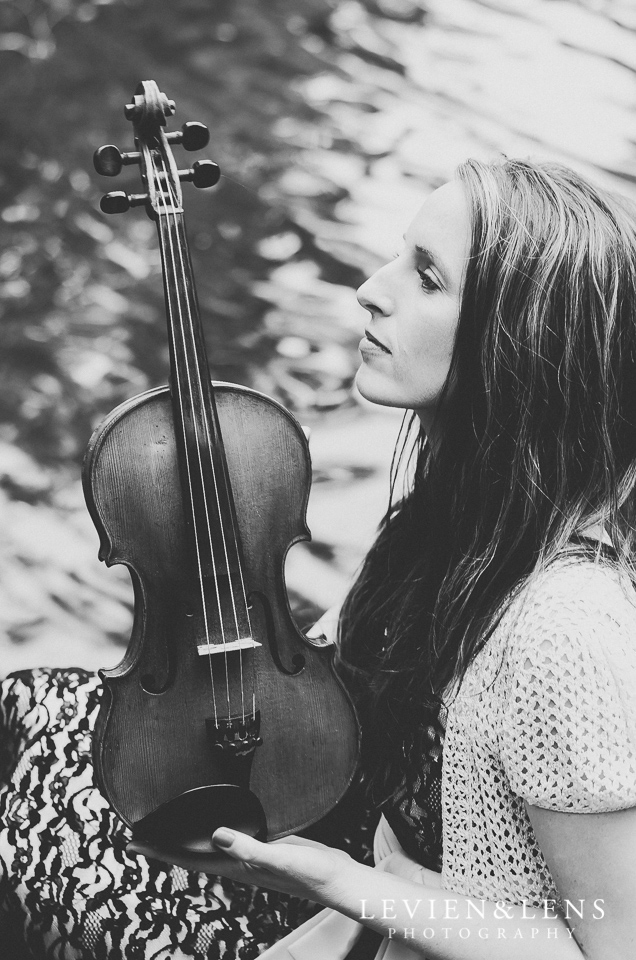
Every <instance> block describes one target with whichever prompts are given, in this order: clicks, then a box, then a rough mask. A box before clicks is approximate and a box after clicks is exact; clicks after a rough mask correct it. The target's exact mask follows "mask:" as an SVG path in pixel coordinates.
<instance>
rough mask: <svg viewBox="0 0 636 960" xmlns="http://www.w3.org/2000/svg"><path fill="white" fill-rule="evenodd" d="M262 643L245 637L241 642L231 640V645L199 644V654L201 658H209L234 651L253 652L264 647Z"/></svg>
mask: <svg viewBox="0 0 636 960" xmlns="http://www.w3.org/2000/svg"><path fill="white" fill-rule="evenodd" d="M262 646H263V644H262V643H258V641H257V640H253V639H252V638H251V637H243V638H242V639H239V640H230V642H229V643H198V644H197V652H198V654H199V656H200V657H207V656H208V655H209V654H214V653H223V654H225V653H231V652H232V651H233V650H253V649H254V647H262Z"/></svg>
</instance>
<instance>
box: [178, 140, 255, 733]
mask: <svg viewBox="0 0 636 960" xmlns="http://www.w3.org/2000/svg"><path fill="white" fill-rule="evenodd" d="M164 146H165V144H164ZM164 156H165V151H164ZM168 156H171V155H170V154H168ZM164 163H165V160H164ZM175 167H176V165H175ZM173 174H175V175H176V169H175V170H174V171H173ZM164 177H165V182H166V186H167V188H168V193H169V195H170V197H171V202H172V208H173V210H174V209H175V206H177V204H176V203H175V200H177V198H176V197H175V195H174V187H173V184H172V181H171V179H170V178H169V177H168V175H167V170H165V169H164ZM176 182H178V175H177V181H176ZM173 222H174V226H175V230H176V231H177V230H178V227H179V224H178V221H177V216H176V213H175V214H174V215H173ZM176 248H177V254H178V257H179V263H180V267H181V276H182V277H185V275H186V268H185V262H184V256H183V245H182V244H181V243H179V244H177V245H176ZM171 255H172V257H173V262H174V249H173V246H172V241H171ZM185 307H186V314H187V321H188V325H189V332H190V337H191V343H194V320H193V316H192V310H191V303H190V300H189V298H188V297H186V299H185ZM179 309H180V320H181V321H182V329H183V315H182V313H181V306H180V307H179ZM194 368H195V375H196V378H197V382H198V391H199V396H200V398H201V402H203V397H204V391H203V384H202V382H201V370H200V369H199V366H198V364H196V363H195V364H194ZM189 377H190V379H191V374H190V372H189ZM203 426H204V432H205V434H206V440H207V450H208V452H209V458H210V459H209V467H210V470H211V472H212V477H213V481H214V492H215V496H216V505H217V510H218V517H219V527H220V531H221V540H222V544H223V554H224V557H225V563H226V566H227V571H228V581H229V585H230V597H231V603H232V613H233V617H234V624H235V628H236V638H237V640H238V641H240V640H241V639H242V638H241V636H240V632H241V631H240V628H239V622H238V612H237V607H236V598H235V595H234V585H233V578H232V571H231V566H230V556H229V550H228V543H227V539H226V533H225V525H224V523H223V514H222V511H221V502H220V494H219V489H220V487H219V478H218V475H217V470H216V467H215V464H214V458H213V452H212V438H211V436H210V428H209V423H208V419H207V417H205V416H204V418H203ZM197 452H198V456H199V461H200V458H201V452H200V446H199V445H197ZM199 466H200V472H201V480H202V489H203V494H204V503H205V509H206V521H207V527H208V537H209V541H210V550H211V552H213V550H214V547H213V542H212V533H211V527H210V519H209V511H208V504H207V494H206V491H205V487H204V486H203V465H202V463H201V462H200V463H199ZM221 472H224V470H223V465H221ZM222 479H225V480H226V483H227V486H228V487H229V478H225V477H224V478H222ZM226 498H227V499H228V500H229V493H228V489H227V487H226ZM228 507H229V514H230V518H231V524H232V534H233V538H234V550H235V555H236V561H237V566H238V569H239V576H240V581H241V592H242V597H243V602H244V606H245V615H246V619H247V623H248V627H249V631H250V636H251V632H252V631H251V622H250V617H249V610H248V604H247V597H246V594H245V585H244V580H243V570H242V564H241V558H240V553H239V547H238V537H237V531H236V528H235V526H234V515H233V511H232V509H231V504H228ZM221 615H222V614H221ZM223 643H224V644H225V633H224V632H223ZM224 653H225V661H226V664H225V666H226V683H227V685H228V686H227V696H228V711H229V710H230V703H229V696H230V695H229V679H228V675H229V670H228V664H227V650H225V651H224ZM238 653H239V678H240V691H241V712H242V719H243V722H245V690H244V671H243V650H242V648H241V646H240V645H239V648H238ZM252 701H253V703H254V694H253V693H252ZM253 709H254V707H253Z"/></svg>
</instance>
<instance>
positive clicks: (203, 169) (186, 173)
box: [179, 160, 221, 187]
mask: <svg viewBox="0 0 636 960" xmlns="http://www.w3.org/2000/svg"><path fill="white" fill-rule="evenodd" d="M220 176H221V170H220V168H219V165H218V163H214V161H213V160H197V161H195V163H193V164H192V169H191V170H179V179H180V180H191V181H192V183H193V184H194V185H195V187H213V186H214V185H215V184H217V183H218V182H219V177H220Z"/></svg>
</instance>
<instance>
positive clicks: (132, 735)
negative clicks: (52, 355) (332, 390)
mask: <svg viewBox="0 0 636 960" xmlns="http://www.w3.org/2000/svg"><path fill="white" fill-rule="evenodd" d="M214 392H215V396H216V403H217V408H218V417H219V422H220V426H221V430H222V434H223V438H224V446H225V455H226V459H227V468H228V472H229V478H230V482H231V486H232V491H233V496H234V503H235V507H236V514H237V518H238V527H239V532H240V540H241V544H242V552H243V561H244V576H245V585H246V590H247V593H248V596H249V597H250V600H251V602H250V619H251V625H252V635H253V637H254V639H255V640H256V641H258V642H259V643H260V644H262V646H260V647H257V648H256V649H254V650H253V651H243V652H242V653H241V654H240V655H239V654H238V653H231V654H228V658H227V663H228V672H227V674H226V670H225V658H223V657H222V656H219V655H215V656H214V657H213V658H212V661H213V663H212V677H211V672H210V660H209V658H208V657H202V656H200V655H199V654H198V652H197V644H198V643H201V642H202V641H204V639H205V638H204V636H203V632H204V629H205V623H204V618H203V611H202V609H201V605H202V602H201V596H200V592H198V590H197V587H196V577H193V560H192V551H191V546H190V543H189V540H188V535H187V531H186V523H185V518H184V510H183V506H182V498H181V487H180V482H179V466H178V462H177V445H176V442H175V435H174V430H173V419H172V411H171V404H170V396H169V392H168V390H167V388H160V389H156V390H151V391H148V392H147V393H145V394H142V395H140V396H138V397H136V398H134V399H133V400H130V401H128V402H126V403H124V404H122V405H121V406H120V407H118V408H117V409H116V410H114V411H113V412H112V413H111V414H110V416H109V417H108V418H107V420H106V421H104V423H103V424H102V425H101V426H100V427H99V428H98V429H97V431H96V432H95V434H94V435H93V437H92V439H91V442H90V445H89V449H88V452H87V456H86V461H85V468H84V484H85V492H86V498H87V503H88V507H89V510H90V513H91V515H92V518H93V521H94V523H95V525H96V527H97V529H98V531H99V534H100V540H101V549H100V558H101V559H102V560H104V561H105V562H106V563H107V564H108V565H111V564H114V563H123V564H125V565H126V566H127V567H128V569H129V571H130V574H131V577H132V581H133V585H134V589H135V598H136V603H135V620H134V626H133V632H132V637H131V642H130V645H129V648H128V650H127V652H126V655H125V656H124V659H123V660H122V662H121V663H120V664H119V666H118V667H116V668H115V669H113V670H108V671H104V672H103V677H104V681H105V686H106V696H105V698H104V703H103V706H102V710H101V713H100V718H99V723H98V731H97V740H96V742H99V743H101V746H100V747H99V748H98V749H97V750H96V751H95V754H94V759H95V767H96V773H97V777H98V780H99V782H100V785H101V787H102V789H103V790H104V791H105V792H106V794H107V795H108V797H109V798H110V800H111V802H112V804H113V806H114V807H115V809H116V810H117V812H118V813H119V814H120V816H121V817H122V818H123V819H124V820H125V821H126V822H128V823H129V824H134V823H135V822H136V821H138V820H140V819H141V818H142V817H144V816H146V815H147V814H148V813H150V812H152V811H153V810H154V809H156V808H157V807H158V806H159V805H161V804H162V803H165V802H166V801H168V800H170V799H172V798H173V797H175V796H178V795H179V794H181V793H183V792H184V791H185V790H188V789H191V788H194V787H198V786H203V785H207V784H211V783H216V782H219V778H220V777H221V779H222V770H221V769H220V767H219V763H218V761H217V759H216V757H215V753H214V751H213V750H212V749H211V748H210V744H209V742H208V740H207V737H206V731H205V721H206V719H207V718H209V717H210V716H211V715H212V714H213V712H214V706H213V703H212V687H214V691H215V698H216V710H217V713H218V715H219V716H226V715H228V714H231V713H234V712H235V708H236V704H237V702H239V701H240V700H241V695H242V696H243V699H245V698H248V697H249V698H250V700H251V696H252V693H253V694H254V696H255V700H256V707H257V709H258V710H260V714H261V736H262V738H263V744H262V746H259V747H257V748H256V751H255V753H254V759H253V764H252V768H251V777H250V784H249V786H250V789H251V790H252V791H253V792H254V793H255V794H256V796H257V797H258V799H259V800H260V802H261V804H262V806H263V809H264V811H265V815H266V817H267V822H268V837H269V838H270V839H273V838H275V837H278V836H283V835H285V834H287V833H290V832H293V831H294V830H298V829H301V828H302V827H304V826H306V825H308V824H310V823H313V822H315V821H316V820H318V819H319V818H320V817H322V816H323V815H324V814H325V813H326V812H327V811H328V810H329V809H331V807H333V806H334V805H335V803H336V802H337V801H338V799H339V798H340V797H341V796H342V794H343V793H344V791H345V789H346V787H347V786H348V784H349V782H350V779H351V777H352V775H353V771H354V768H355V764H356V760H357V752H358V734H357V725H356V720H355V714H354V712H353V709H352V706H351V704H350V701H349V698H348V696H347V694H346V692H345V691H344V689H343V687H342V685H341V684H340V682H339V680H338V679H337V678H336V676H335V673H334V671H333V652H334V651H333V648H332V647H320V646H316V645H315V644H312V643H310V642H309V641H308V640H306V638H304V637H303V636H302V634H300V632H299V631H298V629H297V627H296V626H295V624H294V622H293V620H292V617H291V614H290V610H289V604H288V600H287V595H286V591H285V585H284V579H283V567H284V559H285V555H286V553H287V551H288V549H289V547H290V546H291V545H292V544H293V543H294V542H296V541H298V540H301V539H308V538H309V531H308V530H307V526H306V521H305V513H306V505H307V497H308V491H309V481H310V462H309V454H308V448H307V443H306V440H305V437H304V434H303V433H302V430H301V428H300V426H299V425H298V424H297V422H296V421H295V420H294V419H293V417H291V415H290V414H289V413H288V412H287V411H285V409H284V408H283V407H281V406H280V405H279V404H277V403H276V402H275V401H273V400H271V399H269V398H267V397H264V396H263V395H261V394H259V393H256V392H255V391H252V390H248V389H246V388H242V387H237V386H234V385H231V384H217V385H215V391H214ZM258 594H262V595H263V596H265V597H267V598H268V602H269V605H270V609H271V618H272V622H273V625H274V635H275V648H273V647H272V644H271V640H272V638H271V636H270V635H268V631H267V629H266V616H265V610H264V607H263V605H262V604H261V602H260V601H259V599H258V597H257V595H258ZM208 625H209V624H208ZM298 655H302V658H304V666H303V668H302V670H300V672H299V673H297V675H293V671H294V669H295V667H294V663H295V662H296V663H297V662H298V661H297V659H296V661H295V660H294V658H297V657H298ZM239 656H240V657H241V658H242V665H241V664H239V660H238V658H239ZM277 662H278V663H277ZM281 665H282V669H281ZM241 675H242V682H241ZM228 690H229V693H230V701H231V703H230V705H229V709H228V703H227V692H228ZM151 691H158V692H151Z"/></svg>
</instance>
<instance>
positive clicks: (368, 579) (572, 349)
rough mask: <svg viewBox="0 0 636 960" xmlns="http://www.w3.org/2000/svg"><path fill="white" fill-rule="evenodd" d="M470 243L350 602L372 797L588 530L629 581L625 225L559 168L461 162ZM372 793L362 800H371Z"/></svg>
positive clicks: (631, 276) (630, 413)
mask: <svg viewBox="0 0 636 960" xmlns="http://www.w3.org/2000/svg"><path fill="white" fill-rule="evenodd" d="M457 175H458V178H459V181H460V182H461V183H462V184H463V186H464V189H465V192H466V196H467V199H468V203H469V207H470V212H471V219H472V238H471V247H470V256H469V260H468V264H467V268H466V273H465V278H464V286H463V293H462V300H461V307H460V314H459V321H458V327H457V334H456V340H455V345H454V352H453V357H452V361H451V365H450V370H449V374H448V377H447V381H446V384H445V387H444V390H443V392H442V396H441V398H440V400H439V402H438V405H437V410H436V423H435V438H436V442H435V449H434V450H433V449H432V448H431V446H430V445H429V443H428V442H427V440H426V438H425V437H424V436H423V434H422V433H421V431H420V433H419V435H418V437H417V440H416V444H415V457H416V461H415V469H414V476H413V480H412V484H411V487H410V490H409V491H408V493H407V494H406V495H405V496H404V497H403V498H402V499H401V500H400V501H399V502H398V503H396V504H394V505H393V506H392V507H391V508H390V509H389V511H388V513H387V515H386V516H385V518H384V520H383V522H382V524H381V527H380V531H379V535H378V537H377V540H376V542H375V544H374V545H373V547H372V548H371V550H370V551H369V554H368V555H367V557H366V560H365V562H364V564H363V566H362V569H361V571H360V574H359V576H358V579H357V581H356V582H355V584H354V586H353V588H352V589H351V591H350V593H349V596H348V598H347V600H346V601H345V604H344V607H343V611H342V614H341V621H340V648H341V658H342V664H343V669H344V671H345V673H346V674H347V675H348V677H349V681H350V684H351V687H352V690H353V691H354V693H355V694H356V696H357V700H358V707H359V710H360V714H361V719H362V730H363V764H364V767H365V768H366V770H367V772H368V773H369V774H370V775H371V779H372V780H373V781H374V783H375V786H376V787H379V789H380V791H381V792H382V793H383V795H384V796H385V797H386V796H388V795H390V794H391V792H392V791H395V790H397V788H398V783H399V781H400V779H403V777H404V776H409V775H411V776H414V775H415V774H416V773H417V765H418V762H419V759H420V757H421V744H422V739H421V738H422V736H423V731H424V730H425V728H426V724H427V722H429V723H430V720H431V717H432V715H433V712H436V711H437V710H438V709H439V706H440V704H441V702H442V698H443V696H444V694H445V693H447V692H448V690H449V689H453V688H456V686H457V684H458V683H459V682H460V681H461V678H462V677H463V675H464V672H465V670H466V668H467V666H468V664H469V663H470V662H471V660H472V659H473V658H474V657H475V655H476V654H477V653H478V652H479V650H480V649H481V648H482V647H483V645H484V643H485V642H486V640H487V639H488V637H489V636H490V634H491V632H492V630H493V629H494V626H495V625H496V623H497V622H498V621H499V619H500V617H501V614H502V612H503V610H504V609H505V607H506V603H507V602H509V601H510V598H511V597H512V596H513V595H514V592H515V590H516V589H518V587H519V586H520V585H521V584H522V583H523V582H525V580H526V579H527V578H528V577H529V576H531V575H532V574H533V572H536V571H537V570H539V569H542V568H543V567H544V566H545V565H547V564H548V563H549V562H550V561H551V560H553V559H554V558H555V557H556V556H558V555H560V554H561V553H562V552H564V551H566V550H567V549H568V545H569V544H571V543H572V539H573V536H574V535H575V534H576V532H577V531H580V530H581V529H582V528H583V527H584V526H585V525H587V524H589V523H591V522H594V521H597V522H599V523H600V524H603V525H604V527H605V529H606V530H607V531H608V533H609V535H610V537H611V539H612V543H613V547H614V550H615V555H616V557H617V558H618V563H619V564H620V565H621V566H622V567H624V568H625V569H626V570H627V571H628V572H629V573H630V575H631V576H632V579H633V570H632V565H631V557H632V555H633V548H634V539H635V536H636V515H635V514H636V498H635V496H634V494H633V489H634V481H635V463H636V231H635V225H634V215H633V212H631V211H630V209H629V207H628V205H627V203H626V201H622V200H620V199H618V198H617V197H614V196H613V195H611V194H609V193H608V192H606V191H603V190H600V189H598V188H596V187H594V186H592V185H591V184H590V183H589V182H587V181H586V180H585V179H584V178H583V177H581V176H579V175H577V174H576V173H574V172H573V171H571V170H569V169H567V168H565V167H562V166H560V165H556V164H540V163H532V162H526V161H516V160H505V161H502V162H497V163H493V164H482V163H479V162H476V161H473V160H468V161H467V162H466V163H464V164H462V165H461V166H460V167H459V169H458V172H457ZM376 795H377V794H376Z"/></svg>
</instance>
